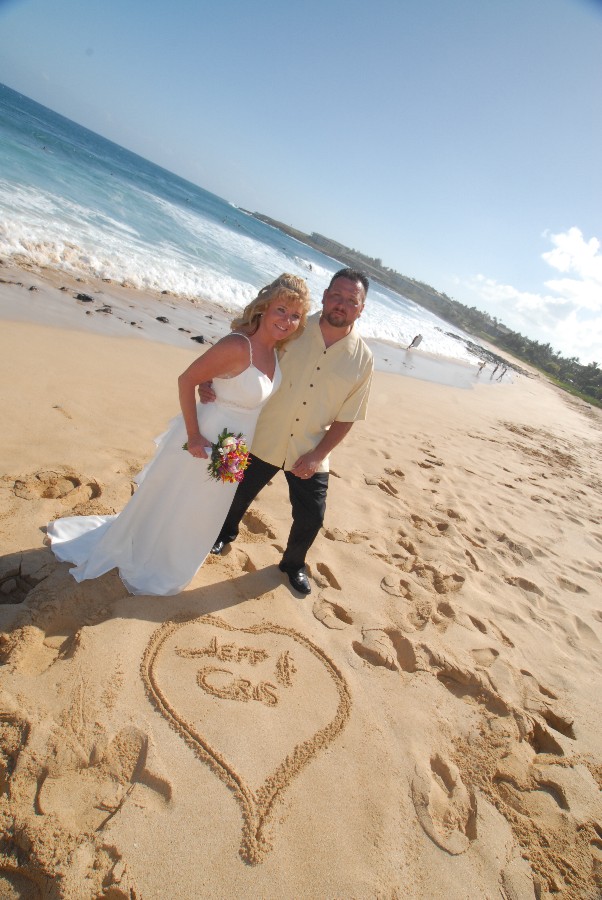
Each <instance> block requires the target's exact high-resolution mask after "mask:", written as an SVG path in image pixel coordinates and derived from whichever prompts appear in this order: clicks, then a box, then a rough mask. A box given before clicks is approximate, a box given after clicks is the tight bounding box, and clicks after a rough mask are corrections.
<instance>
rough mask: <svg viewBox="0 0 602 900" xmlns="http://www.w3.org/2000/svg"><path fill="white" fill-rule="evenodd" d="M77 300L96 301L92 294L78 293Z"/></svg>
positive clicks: (83, 301)
mask: <svg viewBox="0 0 602 900" xmlns="http://www.w3.org/2000/svg"><path fill="white" fill-rule="evenodd" d="M75 299H76V300H81V301H82V303H94V297H91V296H90V294H76V295H75Z"/></svg>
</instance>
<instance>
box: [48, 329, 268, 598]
mask: <svg viewBox="0 0 602 900" xmlns="http://www.w3.org/2000/svg"><path fill="white" fill-rule="evenodd" d="M249 348H250V342H249ZM280 379H281V374H280V368H279V366H278V360H277V359H276V369H275V372H274V379H273V381H271V380H270V378H269V377H268V376H267V375H265V374H264V373H263V372H261V371H260V370H259V369H257V368H255V366H254V365H253V356H252V350H251V359H250V364H249V367H248V368H247V369H245V370H244V372H241V373H240V374H239V375H235V376H234V377H232V378H215V379H214V380H213V388H214V390H215V394H216V398H217V399H216V401H215V403H207V404H205V405H202V404H200V403H199V404H198V405H197V414H198V420H199V428H200V430H201V434H203V435H204V436H205V437H206V438H208V439H209V440H210V441H212V442H215V441H216V440H217V438H218V436H219V434H220V433H221V432H222V431H223V429H224V428H227V429H228V431H231V432H233V433H234V434H238V433H239V432H242V434H243V435H244V436H245V438H246V440H247V444H248V446H249V447H250V446H251V442H252V440H253V434H254V433H255V425H256V423H257V418H258V416H259V413H260V411H261V408H262V406H263V405H264V403H265V402H266V401H267V400H268V399H269V397H270V396H271V394H272V393H273V392H274V391H276V390H277V389H278V386H279V385H280ZM186 439H187V438H186V428H185V426H184V419H183V417H182V415H179V416H177V417H176V418H175V419H173V420H172V421H171V423H170V427H169V429H168V431H166V432H165V434H163V435H161V437H159V438H157V439H156V443H157V445H158V447H157V451H156V453H155V456H154V458H153V459H152V461H151V462H150V463H149V465H148V466H146V468H145V469H143V470H142V472H141V473H140V475H139V476H138V478H137V481H138V483H139V487H138V489H137V491H136V493H135V494H134V495H133V497H132V499H131V500H130V501H129V502H128V504H127V506H126V507H125V509H124V510H123V511H122V512H121V513H119V515H117V516H71V517H69V518H65V519H57V520H56V521H55V522H51V523H50V524H49V525H48V535H49V536H50V539H51V544H52V551H53V553H54V555H55V556H56V557H57V558H58V559H60V560H66V561H68V562H72V563H75V568H74V569H70V572H71V574H72V575H73V577H74V578H75V579H76V581H85V580H86V579H89V578H97V577H98V576H99V575H103V574H104V573H105V572H108V571H109V570H110V569H114V568H118V569H119V574H120V576H121V580H122V581H123V583H124V584H125V586H126V588H127V589H128V591H129V592H130V593H131V594H160V595H168V594H177V593H179V592H180V591H181V590H182V589H183V588H185V587H186V585H187V584H188V583H189V581H190V580H191V579H192V578H193V577H194V575H195V573H196V572H197V570H198V569H199V568H200V566H201V565H202V564H203V561H204V560H205V558H206V556H207V554H208V553H209V551H210V549H211V547H212V546H213V544H214V541H215V539H216V537H217V535H218V534H219V530H220V528H221V526H222V523H223V521H224V519H225V518H226V514H227V512H228V509H229V508H230V504H231V503H232V499H233V497H234V492H235V490H236V484H228V483H222V482H221V481H216V480H215V479H214V478H213V477H212V476H211V475H209V472H208V470H207V463H208V460H206V459H197V458H195V457H193V456H191V455H190V453H188V452H187V451H185V450H183V449H182V444H183V443H185V441H186Z"/></svg>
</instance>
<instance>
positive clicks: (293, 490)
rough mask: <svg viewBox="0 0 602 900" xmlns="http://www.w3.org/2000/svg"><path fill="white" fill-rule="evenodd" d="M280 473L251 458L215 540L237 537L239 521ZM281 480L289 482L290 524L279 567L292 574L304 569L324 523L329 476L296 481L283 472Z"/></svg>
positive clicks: (227, 540) (232, 539) (226, 542)
mask: <svg viewBox="0 0 602 900" xmlns="http://www.w3.org/2000/svg"><path fill="white" fill-rule="evenodd" d="M280 471H281V469H280V468H278V466H272V465H270V463H267V462H264V460H263V459H259V458H258V457H257V456H251V463H250V465H249V468H248V469H247V470H246V472H245V477H244V478H243V480H242V481H241V483H240V484H239V485H238V487H237V488H236V493H235V494H234V500H233V501H232V506H231V507H230V510H229V511H228V515H227V516H226V520H225V522H224V524H223V525H222V528H221V531H220V533H219V535H218V537H217V538H216V540H218V541H223V542H224V543H225V544H229V543H231V542H232V541H234V540H235V539H236V538H237V537H238V529H239V526H240V522H241V519H242V517H243V516H244V514H245V513H246V511H247V510H248V508H249V506H250V505H251V503H252V502H253V500H254V499H255V497H256V496H257V494H258V493H259V492H260V491H261V490H262V489H263V488H264V487H265V486H266V484H267V483H268V481H271V479H272V478H273V477H274V475H275V474H276V473H277V472H280ZM284 476H285V478H286V480H287V482H288V495H289V498H290V501H291V506H292V512H293V524H292V527H291V530H290V534H289V536H288V543H287V545H286V550H285V551H284V554H283V556H282V566H283V568H284V569H285V570H287V571H291V572H294V571H296V570H298V569H302V568H303V566H304V565H305V557H306V554H307V551H308V550H309V548H310V547H311V545H312V544H313V542H314V541H315V539H316V536H317V534H318V532H319V530H320V528H321V527H322V523H323V522H324V515H325V513H326V493H327V491H328V472H316V474H315V475H312V477H311V478H297V476H296V475H293V474H292V473H291V472H286V471H285V472H284Z"/></svg>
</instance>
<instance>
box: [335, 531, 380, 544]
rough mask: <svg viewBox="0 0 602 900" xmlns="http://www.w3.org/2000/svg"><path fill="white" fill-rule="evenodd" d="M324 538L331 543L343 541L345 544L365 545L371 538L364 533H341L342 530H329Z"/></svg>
mask: <svg viewBox="0 0 602 900" xmlns="http://www.w3.org/2000/svg"><path fill="white" fill-rule="evenodd" d="M324 537H325V538H326V539H327V540H329V541H341V543H343V544H363V543H364V541H367V540H368V539H369V537H370V535H369V534H367V533H366V532H362V531H349V532H347V531H341V529H340V528H329V529H327V530H326V531H325V532H324Z"/></svg>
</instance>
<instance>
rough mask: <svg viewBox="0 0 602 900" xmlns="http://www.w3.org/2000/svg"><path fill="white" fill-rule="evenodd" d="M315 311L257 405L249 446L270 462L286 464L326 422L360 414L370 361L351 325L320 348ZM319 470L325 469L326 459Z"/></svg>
mask: <svg viewBox="0 0 602 900" xmlns="http://www.w3.org/2000/svg"><path fill="white" fill-rule="evenodd" d="M320 315H321V313H316V314H315V315H313V316H310V318H309V319H308V320H307V327H306V329H305V331H304V332H303V334H302V335H301V337H299V338H297V339H296V340H292V341H290V343H288V344H287V345H285V347H284V349H283V351H282V353H281V356H280V369H281V371H282V382H281V384H280V387H279V389H278V390H277V391H276V393H275V394H274V395H273V396H272V397H270V399H269V400H268V402H267V403H266V405H265V406H264V408H263V409H262V411H261V413H260V416H259V420H258V422H257V428H256V431H255V437H254V439H253V445H252V447H251V450H252V452H253V454H254V455H255V456H258V457H259V458H260V459H263V460H264V461H265V462H268V463H271V465H274V466H278V467H283V468H284V469H290V468H291V467H292V466H293V465H294V464H295V463H296V462H297V460H298V459H299V457H300V456H302V455H303V454H304V453H308V452H309V451H310V450H313V449H314V447H316V446H317V444H319V442H320V441H321V440H322V437H323V436H324V433H325V431H327V430H328V428H329V427H330V425H331V424H332V422H335V421H336V422H355V421H357V420H361V419H365V418H366V409H367V406H368V395H369V393H370V385H371V383H372V372H373V368H374V363H373V359H372V352H371V351H370V349H369V347H368V346H367V345H366V343H365V342H364V341H363V340H362V338H361V337H360V336H359V334H358V332H357V328H356V326H355V325H354V326H353V328H352V329H351V331H350V333H349V334H348V335H347V336H346V337H344V338H341V340H339V341H336V343H334V344H332V345H331V346H330V347H328V348H327V347H326V345H325V343H324V338H323V337H322V332H321V330H320V324H319V323H320ZM317 471H319V472H328V458H326V459H325V460H324V461H323V462H322V464H321V465H320V467H319V468H318V470H317Z"/></svg>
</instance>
